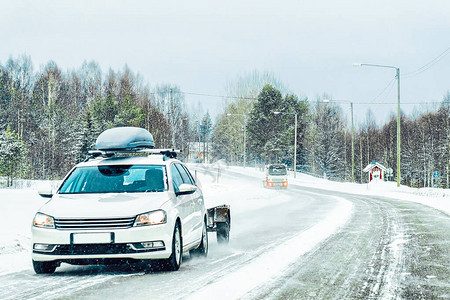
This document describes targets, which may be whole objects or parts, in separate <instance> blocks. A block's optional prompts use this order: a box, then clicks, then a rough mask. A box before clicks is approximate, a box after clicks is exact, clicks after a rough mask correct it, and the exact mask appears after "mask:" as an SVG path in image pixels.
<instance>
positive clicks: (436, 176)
mask: <svg viewBox="0 0 450 300" xmlns="http://www.w3.org/2000/svg"><path fill="white" fill-rule="evenodd" d="M438 179H439V171H434V172H433V187H434V186H435V181H437V180H438Z"/></svg>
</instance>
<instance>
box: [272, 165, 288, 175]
mask: <svg viewBox="0 0 450 300" xmlns="http://www.w3.org/2000/svg"><path fill="white" fill-rule="evenodd" d="M286 174H287V171H286V167H285V166H283V165H280V166H270V167H269V175H286Z"/></svg>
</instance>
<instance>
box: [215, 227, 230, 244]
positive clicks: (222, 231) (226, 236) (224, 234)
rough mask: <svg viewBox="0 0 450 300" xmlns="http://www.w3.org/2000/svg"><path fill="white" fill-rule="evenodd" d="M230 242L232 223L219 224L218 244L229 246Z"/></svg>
mask: <svg viewBox="0 0 450 300" xmlns="http://www.w3.org/2000/svg"><path fill="white" fill-rule="evenodd" d="M229 240H230V223H229V222H221V223H217V243H219V244H228V241H229Z"/></svg>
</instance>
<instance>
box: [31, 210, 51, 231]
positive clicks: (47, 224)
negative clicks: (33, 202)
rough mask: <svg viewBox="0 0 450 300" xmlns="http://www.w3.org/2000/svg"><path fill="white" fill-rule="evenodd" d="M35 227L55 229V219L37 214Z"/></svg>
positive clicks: (34, 221) (34, 222)
mask: <svg viewBox="0 0 450 300" xmlns="http://www.w3.org/2000/svg"><path fill="white" fill-rule="evenodd" d="M33 226H36V227H42V228H55V219H53V217H50V216H48V215H46V214H42V213H37V214H36V216H34V220H33Z"/></svg>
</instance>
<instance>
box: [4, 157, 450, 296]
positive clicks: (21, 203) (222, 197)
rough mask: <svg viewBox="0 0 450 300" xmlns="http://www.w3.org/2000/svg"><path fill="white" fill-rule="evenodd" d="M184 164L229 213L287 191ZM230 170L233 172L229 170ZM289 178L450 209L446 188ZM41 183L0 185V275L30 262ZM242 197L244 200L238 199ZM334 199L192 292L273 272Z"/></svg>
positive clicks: (210, 199) (336, 222)
mask: <svg viewBox="0 0 450 300" xmlns="http://www.w3.org/2000/svg"><path fill="white" fill-rule="evenodd" d="M190 167H191V169H197V170H198V171H197V172H196V173H197V176H198V178H199V179H200V181H201V183H202V188H203V192H204V195H205V200H206V205H207V207H212V206H215V205H220V204H229V205H231V207H232V214H234V215H236V214H240V213H243V212H247V211H250V210H257V209H260V208H262V207H270V206H271V205H275V203H280V202H285V201H289V196H288V195H287V194H285V193H279V192H277V191H276V190H268V189H263V188H262V178H263V173H262V172H261V171H259V170H255V169H254V168H248V167H247V168H245V169H244V168H242V167H224V166H222V168H223V169H222V172H221V174H220V176H219V177H218V170H217V168H215V167H214V166H205V165H191V166H190ZM230 172H232V173H234V174H235V175H236V176H230ZM239 174H242V175H244V174H245V175H246V179H244V178H243V179H242V180H241V179H240V177H244V176H240V175H239ZM248 176H250V177H253V182H255V179H258V180H259V179H260V180H261V185H255V184H251V185H250V184H247V183H248V182H249V180H250V179H249V178H248ZM289 184H290V185H300V186H305V187H313V188H319V189H326V190H331V191H339V192H345V193H353V194H359V195H372V196H383V197H391V198H396V199H402V200H409V201H414V202H419V203H422V204H424V205H428V206H431V207H433V208H436V209H438V210H441V211H443V212H445V213H447V214H449V215H450V191H447V190H440V189H414V188H408V187H403V186H402V187H400V188H397V187H396V184H395V183H392V182H374V183H371V184H363V185H361V184H353V183H337V182H331V181H328V180H324V179H320V178H315V177H312V176H309V175H305V174H297V178H296V179H294V178H293V174H292V173H291V174H290V178H289ZM42 185H43V183H42V182H32V183H30V182H28V183H26V186H28V188H23V189H1V190H0V207H1V210H0V228H2V229H0V275H3V274H7V273H11V272H18V271H20V270H25V269H31V268H32V267H31V237H30V235H31V230H30V226H31V220H32V218H33V216H34V214H35V212H36V211H37V210H38V209H39V207H40V206H41V205H42V204H44V203H45V202H46V201H47V200H46V199H44V198H41V197H40V196H39V195H38V194H37V190H38V189H39V188H41V187H42ZM243 199H245V201H242V200H243ZM336 200H337V203H338V204H337V206H336V208H335V209H334V210H333V211H332V212H331V213H330V215H329V216H328V217H327V218H325V219H324V220H323V221H321V222H319V223H318V224H317V225H316V226H313V227H312V228H311V229H308V230H307V231H305V232H303V233H301V234H299V235H298V236H295V237H294V238H292V239H290V240H288V241H286V243H284V244H281V245H280V246H279V247H277V248H275V249H273V250H271V251H270V252H268V253H266V254H265V255H262V256H261V257H260V258H258V260H255V261H254V262H253V263H252V265H250V266H246V267H245V268H242V270H240V271H239V272H234V273H233V274H230V275H229V276H226V277H224V278H223V280H221V281H220V282H217V284H215V285H211V286H208V287H206V289H204V290H201V291H199V293H198V294H196V295H194V296H198V297H200V298H201V295H207V294H208V293H209V291H210V289H212V288H214V289H218V288H226V287H227V286H229V285H228V284H229V283H230V282H244V280H243V278H244V277H247V279H248V276H249V274H250V275H251V274H253V275H252V276H253V277H252V278H255V280H253V281H251V280H246V281H245V282H246V284H242V283H241V284H240V285H239V286H240V289H241V290H236V291H235V293H236V294H235V295H234V297H232V298H238V297H240V296H242V295H243V294H245V293H246V292H248V291H250V290H251V289H252V288H254V287H255V286H256V285H258V284H260V283H261V282H263V281H264V280H266V279H267V278H262V277H261V276H257V275H258V274H265V276H277V274H279V273H280V272H282V270H283V268H284V267H285V266H286V265H288V264H289V261H290V260H295V259H296V257H298V256H299V255H302V254H304V253H306V252H308V251H310V250H311V249H312V248H313V247H314V246H315V245H317V244H318V243H320V242H321V241H322V240H323V239H325V238H326V237H327V236H329V235H331V234H333V233H334V232H335V231H336V230H337V229H338V228H339V226H342V225H343V224H344V223H345V222H346V220H347V219H348V217H349V215H350V214H351V210H352V207H351V203H350V202H349V201H346V200H345V199H342V198H340V197H336ZM233 230H235V229H233ZM293 248H295V249H296V252H295V255H294V256H295V257H290V256H289V255H291V256H292V253H293V252H292V251H289V249H293ZM271 255H276V256H278V257H280V256H281V257H285V260H284V264H279V263H278V264H276V265H270V263H269V262H270V256H271ZM263 265H264V266H265V272H259V271H258V267H260V266H263ZM268 269H270V272H267V270H268ZM217 285H218V286H217ZM227 295H229V294H227Z"/></svg>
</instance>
